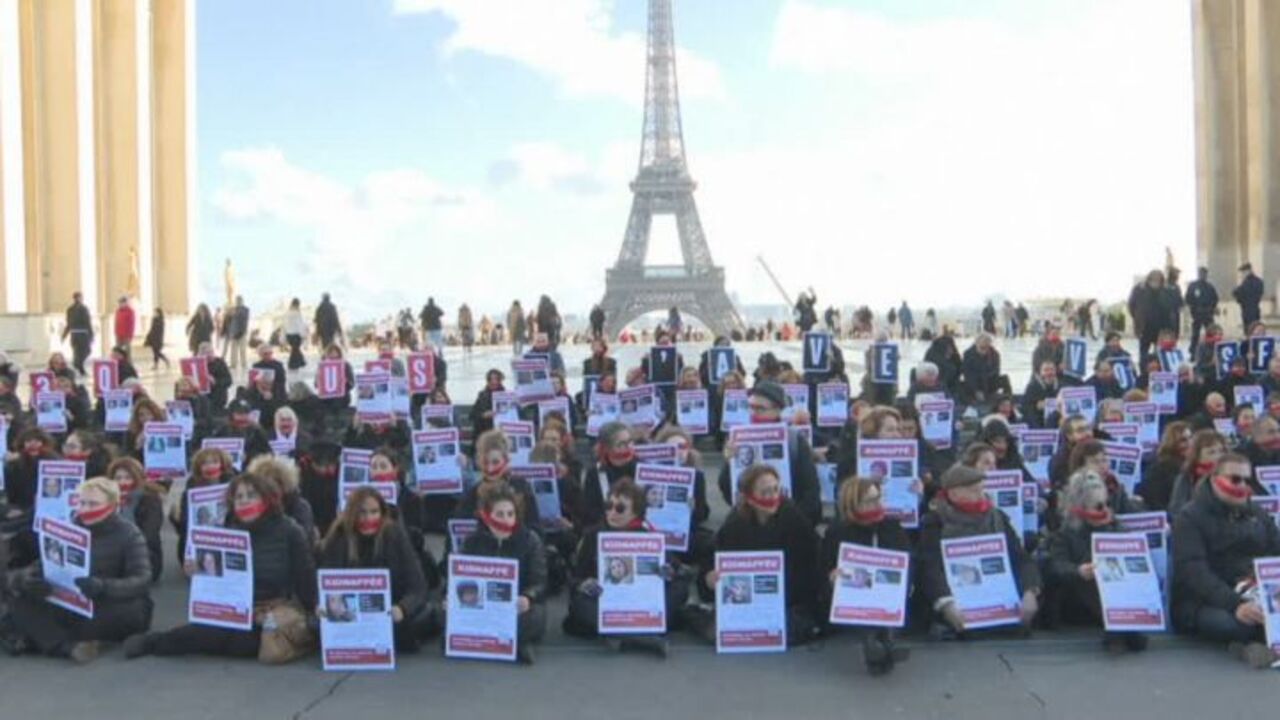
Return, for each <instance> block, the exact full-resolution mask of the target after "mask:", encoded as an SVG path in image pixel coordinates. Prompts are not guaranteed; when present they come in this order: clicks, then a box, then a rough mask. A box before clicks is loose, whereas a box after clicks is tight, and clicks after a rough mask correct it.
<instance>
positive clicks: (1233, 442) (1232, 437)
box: [1213, 417, 1240, 449]
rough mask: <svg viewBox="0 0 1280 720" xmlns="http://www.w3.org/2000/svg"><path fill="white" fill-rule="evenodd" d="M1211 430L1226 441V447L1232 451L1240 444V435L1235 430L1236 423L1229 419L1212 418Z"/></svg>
mask: <svg viewBox="0 0 1280 720" xmlns="http://www.w3.org/2000/svg"><path fill="white" fill-rule="evenodd" d="M1213 429H1214V430H1217V431H1218V434H1219V435H1221V436H1222V437H1223V438H1224V439H1225V440H1226V441H1227V447H1229V448H1232V449H1234V448H1235V447H1237V446H1238V445H1239V444H1240V433H1239V432H1237V430H1236V422H1235V421H1234V420H1232V419H1231V418H1229V417H1224V418H1214V419H1213Z"/></svg>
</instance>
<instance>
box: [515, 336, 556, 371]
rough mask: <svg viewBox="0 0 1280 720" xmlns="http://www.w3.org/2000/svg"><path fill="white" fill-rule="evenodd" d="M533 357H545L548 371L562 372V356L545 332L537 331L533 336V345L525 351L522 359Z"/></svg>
mask: <svg viewBox="0 0 1280 720" xmlns="http://www.w3.org/2000/svg"><path fill="white" fill-rule="evenodd" d="M533 358H545V359H546V361H547V370H548V371H549V372H553V373H554V372H558V373H560V374H564V358H563V357H562V356H561V355H560V351H559V350H557V349H556V348H555V347H553V346H552V345H551V338H550V336H549V335H548V334H547V333H545V332H539V333H537V334H535V335H534V336H533V345H531V346H530V347H529V349H528V350H527V351H525V354H524V359H526V360H529V359H533Z"/></svg>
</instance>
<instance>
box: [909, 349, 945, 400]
mask: <svg viewBox="0 0 1280 720" xmlns="http://www.w3.org/2000/svg"><path fill="white" fill-rule="evenodd" d="M917 395H941V396H944V397H945V398H946V399H948V400H950V399H952V398H951V393H950V392H948V391H947V387H946V386H945V385H943V384H942V375H941V373H940V372H939V371H938V366H937V365H935V364H934V363H931V362H929V361H928V360H925V361H924V362H922V363H920V364H919V365H916V367H915V369H914V370H912V371H911V387H909V388H907V401H908V402H910V403H911V404H912V405H913V406H914V405H915V404H916V396H917Z"/></svg>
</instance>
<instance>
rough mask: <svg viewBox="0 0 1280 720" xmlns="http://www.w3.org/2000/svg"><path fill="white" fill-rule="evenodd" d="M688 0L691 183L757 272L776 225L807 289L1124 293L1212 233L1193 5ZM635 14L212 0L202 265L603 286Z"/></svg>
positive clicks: (965, 295)
mask: <svg viewBox="0 0 1280 720" xmlns="http://www.w3.org/2000/svg"><path fill="white" fill-rule="evenodd" d="M675 14H676V36H677V44H678V46H679V50H678V52H679V56H678V63H679V71H680V83H681V94H682V98H681V100H682V109H683V112H684V129H685V140H686V148H687V152H688V154H689V164H690V168H691V171H692V173H693V175H694V177H695V179H697V180H698V181H699V190H698V193H697V199H698V203H699V208H700V210H701V215H702V220H703V224H704V227H705V229H706V232H707V236H708V240H709V243H710V246H711V251H712V254H713V256H714V257H715V258H716V261H717V263H719V264H722V265H725V266H726V269H727V273H728V284H729V289H730V291H731V292H732V293H734V294H735V295H736V296H737V297H739V298H740V299H741V300H742V301H744V302H751V303H758V302H773V301H775V300H776V293H775V292H774V291H773V290H772V288H771V287H770V286H769V285H768V283H767V281H766V278H765V277H764V275H763V273H762V272H761V271H760V270H759V269H758V268H757V267H756V266H755V264H754V263H755V261H754V258H755V256H756V255H757V254H763V255H764V256H765V258H766V259H767V260H768V262H769V263H770V265H771V266H772V267H773V268H774V270H775V272H777V273H778V275H779V276H780V278H781V280H782V282H783V283H784V284H785V285H787V286H788V288H789V289H790V290H791V291H793V292H794V291H795V290H797V289H799V288H801V287H807V286H810V285H812V286H814V287H815V289H816V290H817V291H818V294H819V296H820V300H821V301H822V302H824V303H825V302H836V303H840V304H852V303H870V304H872V305H873V306H878V307H886V306H888V305H889V304H891V303H892V304H896V303H897V302H899V301H900V300H901V299H902V297H903V294H904V293H905V294H906V297H907V298H908V299H910V300H911V301H912V302H913V304H919V305H937V306H939V307H945V306H949V305H963V304H971V303H976V302H978V301H979V300H980V299H981V298H982V297H984V296H985V295H986V294H989V293H995V292H1003V293H1007V294H1009V295H1012V296H1015V297H1037V296H1047V295H1055V294H1056V295H1061V294H1071V295H1074V296H1077V297H1084V296H1096V297H1102V298H1104V299H1106V298H1119V297H1120V296H1122V295H1124V294H1125V293H1126V292H1127V288H1128V285H1129V283H1130V281H1131V278H1132V277H1133V276H1134V275H1135V274H1137V273H1140V272H1142V271H1143V270H1144V269H1146V268H1148V267H1151V266H1154V265H1156V264H1158V263H1159V262H1161V260H1162V257H1163V248H1164V247H1165V246H1166V245H1168V246H1171V247H1173V249H1174V252H1175V253H1176V255H1177V256H1178V258H1179V260H1180V261H1181V263H1182V264H1183V265H1184V266H1190V265H1191V263H1192V262H1193V259H1192V258H1193V255H1192V253H1193V248H1194V232H1195V214H1194V209H1195V208H1194V199H1195V195H1194V161H1193V149H1194V143H1193V140H1194V138H1193V135H1192V131H1193V116H1192V106H1191V97H1192V84H1191V83H1192V78H1191V44H1190V11H1189V10H1188V9H1187V8H1186V7H1185V5H1184V4H1183V3H1178V2H1169V1H1168V0H1036V2H1026V1H1025V0H847V1H844V2H841V1H839V0H733V2H731V3H730V2H727V1H726V0H676V3H675ZM644 21H645V7H644V3H643V2H640V0H616V1H615V2H609V1H608V0H554V2H552V1H551V0H546V1H545V2H529V0H367V1H363V2H358V1H356V0H272V1H271V2H260V1H256V0H254V1H250V0H218V1H217V2H202V3H198V17H197V113H198V124H197V132H198V144H199V147H198V155H199V157H198V163H199V189H198V192H199V205H200V211H199V221H198V222H199V225H198V229H197V236H198V246H199V247H198V251H197V252H198V255H197V257H198V273H199V280H200V284H201V293H202V294H203V295H204V296H205V297H208V298H214V297H218V296H220V294H221V292H220V288H221V267H222V261H223V258H225V257H231V258H232V259H233V261H234V263H235V265H236V267H237V271H238V276H239V283H240V286H241V289H242V291H243V293H244V294H245V295H246V297H247V298H248V300H249V301H250V303H251V304H253V305H256V306H258V307H263V306H268V305H274V304H275V303H277V302H279V301H280V300H283V299H286V298H287V297H289V296H291V295H294V294H298V295H301V296H302V297H303V298H304V299H305V300H308V301H311V300H313V299H314V298H315V297H316V296H318V295H319V293H320V292H321V291H323V290H330V291H332V292H333V293H334V295H335V299H336V300H337V301H338V302H339V303H340V305H341V306H343V307H346V308H348V309H349V310H348V312H349V314H352V315H355V316H367V317H371V316H373V315H375V314H384V313H386V312H389V311H391V310H392V309H394V308H397V307H402V306H405V305H412V306H414V307H418V306H420V305H421V304H422V302H423V301H424V300H425V298H426V296H427V295H429V294H430V295H434V296H435V297H436V299H437V301H438V302H441V303H442V304H443V305H445V306H446V307H448V308H451V309H452V308H456V306H457V305H458V304H459V303H461V302H464V301H466V302H469V303H470V304H471V305H472V307H473V308H476V309H478V310H480V311H482V312H497V311H499V310H501V309H503V308H505V307H506V305H508V304H509V303H510V301H511V299H513V298H515V297H519V298H521V299H522V300H524V301H525V302H529V301H531V300H533V299H536V297H537V296H538V295H539V294H541V293H543V292H547V293H550V294H552V295H553V296H554V297H556V298H557V299H558V301H559V302H560V305H561V308H562V309H564V310H567V311H578V312H585V310H586V309H587V308H588V307H589V306H590V304H591V303H592V302H593V301H595V300H596V299H598V298H599V296H600V295H601V294H602V292H603V280H604V269H605V267H607V266H608V265H610V264H611V263H612V262H613V260H614V258H615V257H616V254H617V251H618V248H619V246H620V244H621V240H622V233H623V229H624V227H625V224H626V218H627V212H628V208H629V205H630V200H631V198H630V193H629V191H628V189H627V182H628V181H629V180H630V179H631V177H632V176H633V175H634V173H635V170H636V160H637V153H638V150H639V129H640V121H641V111H642V108H641V100H642V94H643V88H644V57H643V33H644ZM655 230H656V233H655V237H654V238H653V243H652V247H651V258H652V259H653V260H654V261H655V262H670V261H672V260H674V259H675V258H676V257H677V256H678V250H677V249H676V248H677V245H676V241H675V239H674V237H675V236H674V229H673V226H670V225H666V224H659V225H658V226H657V227H656V228H655ZM1104 259H1105V260H1104ZM904 286H910V290H904Z"/></svg>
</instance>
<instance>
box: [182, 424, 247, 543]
mask: <svg viewBox="0 0 1280 720" xmlns="http://www.w3.org/2000/svg"><path fill="white" fill-rule="evenodd" d="M235 474H236V469H235V466H234V465H233V464H232V461H231V456H230V455H228V454H227V453H225V452H223V451H222V450H219V449H217V448H201V449H199V450H197V451H196V454H195V455H193V456H192V458H191V472H190V473H188V474H187V482H186V484H185V485H184V486H183V491H182V493H181V494H179V495H178V497H177V498H176V501H175V502H174V503H173V505H171V506H170V507H171V508H172V509H171V510H170V512H169V524H171V525H173V529H174V530H175V531H176V532H177V535H178V562H182V561H183V560H185V559H186V546H187V528H188V526H189V525H190V523H191V517H190V515H191V513H190V512H189V510H188V508H187V493H188V492H190V491H191V490H194V489H196V488H202V487H209V486H211V485H222V484H224V483H228V482H230V481H231V478H232V477H234V476H235ZM221 520H222V518H217V519H216V520H215V521H214V522H215V523H220V522H221Z"/></svg>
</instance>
